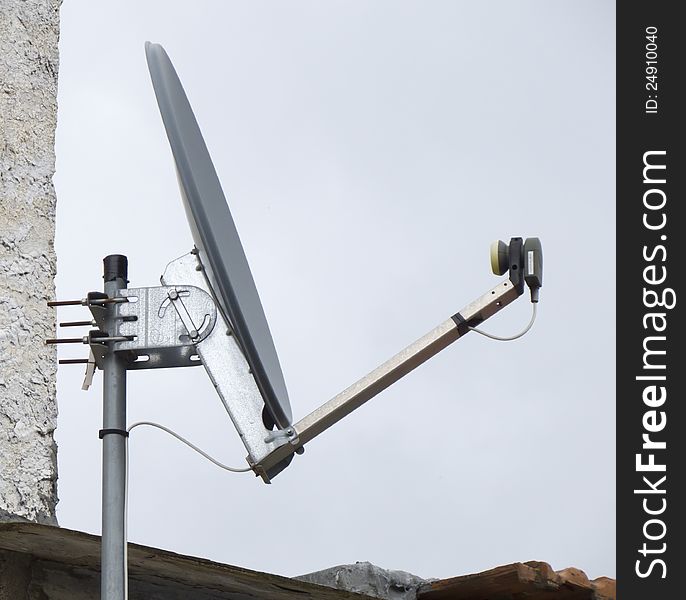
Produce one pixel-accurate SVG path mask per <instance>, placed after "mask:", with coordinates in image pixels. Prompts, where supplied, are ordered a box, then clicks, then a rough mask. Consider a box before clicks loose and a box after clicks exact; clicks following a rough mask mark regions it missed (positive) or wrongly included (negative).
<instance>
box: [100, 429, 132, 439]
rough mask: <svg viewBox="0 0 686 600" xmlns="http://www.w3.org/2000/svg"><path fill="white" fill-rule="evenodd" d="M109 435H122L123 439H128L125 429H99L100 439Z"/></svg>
mask: <svg viewBox="0 0 686 600" xmlns="http://www.w3.org/2000/svg"><path fill="white" fill-rule="evenodd" d="M110 433H116V434H117V435H123V436H124V437H129V432H128V431H126V429H101V430H100V431H98V437H99V438H100V439H102V438H104V437H105V436H106V435H109V434H110Z"/></svg>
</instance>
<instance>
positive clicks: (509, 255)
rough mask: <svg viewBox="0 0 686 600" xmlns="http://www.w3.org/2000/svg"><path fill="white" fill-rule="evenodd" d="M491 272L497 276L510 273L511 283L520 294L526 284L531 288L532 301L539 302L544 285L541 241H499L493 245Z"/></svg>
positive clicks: (512, 239)
mask: <svg viewBox="0 0 686 600" xmlns="http://www.w3.org/2000/svg"><path fill="white" fill-rule="evenodd" d="M491 270H492V271H493V273H495V274H496V275H505V273H507V272H508V271H509V273H510V281H512V284H513V285H514V286H515V287H517V289H518V291H519V293H522V292H523V291H524V284H525V283H526V285H527V286H529V289H530V291H531V301H532V302H538V292H539V289H540V288H541V286H542V285H543V248H542V247H541V240H539V239H538V238H536V237H533V238H526V240H523V239H522V238H520V237H513V238H510V243H509V244H506V243H505V242H503V241H502V240H497V241H495V242H493V243H492V244H491Z"/></svg>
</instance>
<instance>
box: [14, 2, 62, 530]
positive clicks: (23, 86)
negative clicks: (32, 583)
mask: <svg viewBox="0 0 686 600" xmlns="http://www.w3.org/2000/svg"><path fill="white" fill-rule="evenodd" d="M59 7H60V2H59V0H42V1H36V0H0V520H7V519H15V518H20V519H29V520H32V521H39V522H47V523H55V522H56V521H55V504H56V503H57V494H56V480H57V456H56V450H57V448H56V445H55V442H54V440H53V431H54V429H55V426H56V422H57V405H56V399H55V376H56V371H55V366H56V365H55V363H56V355H55V352H54V349H53V348H52V347H47V346H45V345H44V341H45V339H46V338H49V337H53V336H54V329H55V315H54V309H50V308H48V307H47V305H46V301H47V300H48V299H51V298H52V297H53V294H54V283H53V280H54V277H55V264H56V263H55V252H54V248H53V242H54V230H55V202H56V198H55V190H54V188H53V184H52V176H53V174H54V172H55V150H54V141H55V126H56V118H57V67H58V51H57V41H58V36H59Z"/></svg>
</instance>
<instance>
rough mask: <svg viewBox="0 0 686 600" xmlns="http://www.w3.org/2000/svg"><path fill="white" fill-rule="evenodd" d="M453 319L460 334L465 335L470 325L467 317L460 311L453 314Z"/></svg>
mask: <svg viewBox="0 0 686 600" xmlns="http://www.w3.org/2000/svg"><path fill="white" fill-rule="evenodd" d="M453 321H455V325H457V333H458V334H459V335H460V336H463V335H464V334H465V333H467V332H468V331H469V329H470V327H469V324H468V323H467V319H465V318H464V317H463V316H462V315H461V314H460V313H457V314H454V315H453Z"/></svg>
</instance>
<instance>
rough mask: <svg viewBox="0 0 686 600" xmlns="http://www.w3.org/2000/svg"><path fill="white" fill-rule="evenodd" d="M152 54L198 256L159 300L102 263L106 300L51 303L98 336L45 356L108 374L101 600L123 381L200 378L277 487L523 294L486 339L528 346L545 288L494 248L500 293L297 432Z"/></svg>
mask: <svg viewBox="0 0 686 600" xmlns="http://www.w3.org/2000/svg"><path fill="white" fill-rule="evenodd" d="M145 52H146V57H147V62H148V69H149V71H150V76H151V78H152V83H153V88H154V91H155V95H156V97H157V103H158V106H159V109H160V113H161V115H162V121H163V123H164V127H165V129H166V132H167V137H168V139H169V143H170V145H171V150H172V154H173V157H174V163H175V167H176V172H177V175H178V180H179V187H180V191H181V197H182V200H183V205H184V208H185V210H186V216H187V218H188V223H189V225H190V229H191V233H192V236H193V240H194V243H195V246H194V248H193V249H192V250H191V251H190V252H189V253H188V254H186V255H184V256H182V257H181V258H178V259H176V260H173V261H171V262H170V263H169V264H168V265H167V267H166V269H165V270H164V273H163V275H162V277H161V284H162V285H161V286H155V287H128V284H129V281H128V259H127V258H126V257H125V256H123V255H118V254H117V255H110V256H107V257H105V258H104V260H103V266H104V273H103V278H104V289H103V291H102V292H89V293H88V294H87V295H86V297H85V298H83V299H81V300H67V301H54V302H49V303H48V304H49V305H51V306H65V305H81V306H86V307H87V308H88V309H89V310H90V312H91V315H92V318H91V319H88V320H85V321H72V322H63V323H60V325H61V326H62V327H76V326H90V327H93V329H91V330H90V331H89V332H88V334H87V335H85V336H83V337H76V338H63V339H52V340H47V341H46V343H49V344H60V343H83V344H86V345H88V346H89V347H90V356H89V358H87V359H70V360H60V361H59V362H60V363H61V364H74V363H84V364H86V376H85V380H84V386H83V387H84V389H87V388H88V387H89V386H90V383H91V381H92V378H93V376H94V374H95V371H96V369H99V370H102V372H103V426H102V429H101V430H100V432H99V436H100V438H101V439H102V441H103V475H102V551H101V598H102V599H103V600H124V599H125V598H126V597H127V570H126V514H125V513H126V452H127V437H128V435H129V431H130V429H131V428H132V427H134V426H136V425H138V424H143V423H137V424H134V425H132V426H130V427H128V428H127V420H126V374H127V371H130V370H139V369H157V368H171V367H192V366H199V365H202V366H203V367H204V368H205V370H206V371H207V374H208V375H209V377H210V379H211V381H212V383H213V384H214V387H215V389H216V390H217V393H218V395H219V398H220V399H221V402H222V404H223V405H224V407H225V408H226V410H227V412H228V413H229V415H230V417H231V420H232V422H233V424H234V426H235V428H236V430H237V432H238V435H239V436H240V438H241V440H242V442H243V444H244V445H245V448H246V450H247V451H248V455H247V464H248V466H247V467H246V468H245V469H242V470H252V471H253V472H254V473H255V474H256V475H258V476H260V477H261V478H262V480H263V481H264V482H265V483H271V481H272V479H273V478H274V477H276V476H277V475H278V474H279V473H280V472H281V471H283V470H284V469H285V468H286V467H287V466H288V465H289V464H290V462H291V461H292V459H293V456H294V454H300V453H302V452H303V450H304V446H305V444H307V443H308V442H309V441H310V440H312V439H313V438H315V437H316V436H318V435H319V434H321V433H322V432H323V431H325V430H326V429H328V428H329V427H331V426H332V425H334V424H335V423H337V422H338V421H340V420H341V419H343V418H344V417H345V416H346V415H348V414H350V413H351V412H352V411H354V410H355V409H356V408H359V407H360V406H361V405H362V404H364V403H365V402H367V401H368V400H369V399H371V398H373V397H374V396H376V395H377V394H378V393H380V392H381V391H383V390H384V389H386V388H387V387H389V386H390V385H391V384H393V383H394V382H396V381H398V380H399V379H400V378H402V377H404V376H405V375H407V374H408V373H409V372H410V371H412V370H413V369H415V368H416V367H418V366H419V365H421V364H422V363H423V362H425V361H426V360H428V359H429V358H431V357H432V356H434V355H435V354H437V353H438V352H440V351H441V350H443V349H444V348H446V347H447V346H448V345H449V344H451V343H452V342H454V341H456V340H458V339H460V338H462V337H463V336H464V335H466V334H467V333H469V332H470V331H477V332H479V333H484V332H482V331H481V330H479V329H477V327H478V326H479V325H481V323H483V322H484V321H485V320H486V319H488V318H489V317H491V316H493V315H494V314H496V313H497V312H499V311H500V310H501V309H502V308H504V307H505V306H507V305H508V304H510V303H511V302H513V301H514V300H516V299H517V298H518V297H519V296H521V295H522V294H523V293H524V288H525V286H528V288H529V289H530V294H531V301H532V303H533V307H534V312H533V317H532V320H531V322H530V323H529V325H528V327H527V328H526V329H525V330H524V331H523V332H522V333H521V334H520V335H519V336H514V337H512V338H498V337H497V336H492V335H490V334H485V333H484V334H485V335H489V337H494V338H496V339H502V340H507V339H514V338H515V337H520V336H521V335H523V334H524V333H526V331H528V330H529V328H530V327H531V325H532V323H533V319H534V317H535V314H536V312H535V307H536V303H537V302H538V296H539V289H540V287H541V286H542V283H543V255H542V249H541V243H540V241H539V239H538V238H527V239H526V240H525V239H523V238H521V237H513V238H511V239H510V241H509V244H506V243H505V242H502V241H499V242H495V243H494V244H493V245H492V246H491V267H492V270H493V271H494V273H495V274H497V275H505V274H507V278H506V279H504V280H502V281H501V282H500V283H499V284H498V285H496V286H495V287H494V288H492V289H491V290H488V291H487V292H486V293H485V294H482V295H481V296H479V297H477V298H476V299H475V300H474V301H473V302H471V303H469V304H467V305H466V306H465V307H464V308H462V309H461V310H460V311H459V312H457V313H455V314H454V315H453V316H452V317H450V318H449V319H447V320H446V321H444V322H443V323H441V324H440V325H438V326H437V327H435V328H434V329H432V330H431V331H429V332H428V333H427V334H426V335H424V336H422V337H421V338H419V339H418V340H416V341H415V342H414V343H412V344H410V345H409V346H407V347H406V348H405V349H403V350H401V351H400V352H398V353H397V354H396V355H395V356H393V357H392V358H390V359H389V360H387V361H386V362H385V363H383V364H382V365H380V366H378V367H377V368H376V369H374V370H373V371H372V372H371V373H369V374H367V375H366V376H364V377H363V378H362V379H360V380H359V381H357V382H355V383H353V384H352V385H351V386H350V387H348V388H347V389H345V390H343V391H342V392H341V393H339V394H337V395H336V396H334V397H333V398H332V399H331V400H329V401H328V402H326V403H324V404H323V405H322V406H320V407H319V408H317V409H316V410H314V411H313V412H311V413H310V414H309V415H307V416H305V417H303V418H302V419H300V420H299V421H297V422H294V421H293V416H292V411H291V406H290V401H289V398H288V392H287V389H286V384H285V381H284V377H283V374H282V372H281V367H280V365H279V359H278V356H277V353H276V350H275V348H274V343H273V341H272V337H271V333H270V331H269V326H268V324H267V319H266V317H265V315H264V311H263V309H262V304H261V302H260V298H259V296H258V293H257V288H256V287H255V282H254V281H253V277H252V274H251V272H250V267H249V266H248V261H247V259H246V257H245V253H244V251H243V247H242V245H241V241H240V238H239V236H238V232H237V230H236V226H235V224H234V221H233V218H232V216H231V212H230V210H229V207H228V204H227V202H226V198H225V197H224V193H223V191H222V188H221V185H220V183H219V178H218V177H217V173H216V171H215V169H214V166H213V164H212V160H211V158H210V155H209V152H208V151H207V146H206V145H205V142H204V140H203V137H202V133H201V132H200V128H199V127H198V123H197V121H196V119H195V116H194V114H193V111H192V109H191V106H190V103H189V102H188V99H187V97H186V94H185V92H184V89H183V87H182V85H181V82H180V81H179V78H178V76H177V74H176V71H175V69H174V66H173V65H172V63H171V60H170V59H169V57H168V56H167V53H166V52H165V50H164V48H163V47H162V46H160V45H159V44H152V43H150V42H147V43H146V45H145ZM147 424H150V423H147ZM153 425H156V424H153ZM160 427H161V426H160ZM161 428H162V429H165V430H166V431H169V430H167V429H166V428H165V427H161ZM170 433H173V432H170ZM174 435H175V434H174ZM177 437H179V438H180V436H177ZM180 439H182V441H186V440H183V438H180ZM186 443H189V442H186ZM189 445H191V446H192V444H190V443H189ZM193 447H194V446H193ZM194 448H195V447H194ZM195 449H196V450H198V449H197V448H195ZM201 453H202V451H201ZM203 454H204V453H203ZM204 455H205V456H207V455H206V454H204ZM208 458H210V457H208ZM211 460H213V459H211ZM214 462H215V463H217V461H214ZM217 464H218V463H217ZM235 470H240V469H235Z"/></svg>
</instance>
